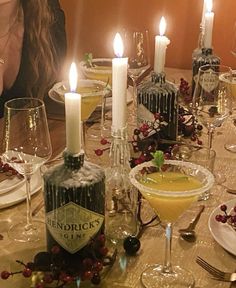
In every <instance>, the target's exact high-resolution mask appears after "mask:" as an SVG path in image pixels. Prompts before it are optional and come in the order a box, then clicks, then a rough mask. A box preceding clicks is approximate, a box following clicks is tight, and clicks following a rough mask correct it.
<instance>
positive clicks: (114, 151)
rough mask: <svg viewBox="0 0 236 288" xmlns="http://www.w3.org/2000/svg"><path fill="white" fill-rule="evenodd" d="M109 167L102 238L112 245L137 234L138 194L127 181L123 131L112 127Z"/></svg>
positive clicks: (125, 138) (125, 141)
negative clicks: (105, 238)
mask: <svg viewBox="0 0 236 288" xmlns="http://www.w3.org/2000/svg"><path fill="white" fill-rule="evenodd" d="M111 134H112V140H111V146H110V167H109V168H108V169H107V170H106V213H105V215H106V216H105V223H106V226H105V231H106V236H107V238H108V239H110V241H111V242H112V243H114V244H122V243H123V240H124V239H125V238H126V237H128V236H131V235H136V233H137V231H138V221H137V209H138V191H137V190H136V189H135V188H134V187H133V185H132V184H131V183H130V180H129V172H130V163H129V160H130V146H129V143H128V135H127V128H126V127H124V128H121V129H114V127H112V133H111Z"/></svg>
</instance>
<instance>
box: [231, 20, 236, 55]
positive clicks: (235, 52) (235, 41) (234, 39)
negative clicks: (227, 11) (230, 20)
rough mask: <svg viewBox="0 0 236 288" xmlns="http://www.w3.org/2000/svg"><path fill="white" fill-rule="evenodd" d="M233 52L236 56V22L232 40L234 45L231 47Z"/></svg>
mask: <svg viewBox="0 0 236 288" xmlns="http://www.w3.org/2000/svg"><path fill="white" fill-rule="evenodd" d="M231 53H232V55H233V56H234V57H236V22H235V24H234V31H233V42H232V47H231Z"/></svg>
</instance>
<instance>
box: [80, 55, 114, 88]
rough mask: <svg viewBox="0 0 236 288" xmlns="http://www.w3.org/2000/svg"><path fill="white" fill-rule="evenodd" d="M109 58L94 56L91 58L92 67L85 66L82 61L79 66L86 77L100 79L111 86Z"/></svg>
mask: <svg viewBox="0 0 236 288" xmlns="http://www.w3.org/2000/svg"><path fill="white" fill-rule="evenodd" d="M111 63H112V62H111V59H109V58H95V59H93V60H92V64H93V66H92V67H87V66H86V63H85V62H84V61H82V62H81V63H80V67H81V68H82V71H83V73H84V75H85V77H86V78H87V79H91V80H100V81H103V82H105V83H108V84H109V85H110V86H112V67H111V66H112V65H111Z"/></svg>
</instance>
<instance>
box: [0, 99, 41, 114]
mask: <svg viewBox="0 0 236 288" xmlns="http://www.w3.org/2000/svg"><path fill="white" fill-rule="evenodd" d="M16 101H22V102H26V101H29V102H32V101H34V102H38V103H39V105H38V106H33V105H31V106H28V107H13V106H11V105H10V104H11V103H13V102H16ZM4 107H5V108H6V109H12V110H17V111H24V110H29V109H39V108H41V107H45V104H44V102H43V100H41V99H39V98H33V97H19V98H13V99H10V100H8V101H6V102H5V104H4Z"/></svg>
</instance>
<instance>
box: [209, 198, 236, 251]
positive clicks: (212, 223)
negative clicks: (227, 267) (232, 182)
mask: <svg viewBox="0 0 236 288" xmlns="http://www.w3.org/2000/svg"><path fill="white" fill-rule="evenodd" d="M222 204H225V205H227V207H228V209H227V211H230V210H231V209H232V208H233V207H234V206H235V205H236V198H235V199H231V200H229V201H228V202H225V203H222ZM222 204H221V205H222ZM221 205H219V206H218V207H217V208H215V210H214V211H213V212H212V213H211V215H210V218H209V220H208V227H209V229H210V232H211V234H212V236H213V238H214V239H215V241H216V242H217V243H218V244H220V245H221V246H222V247H223V248H224V249H225V250H226V251H228V252H229V253H231V254H233V255H235V256H236V245H235V243H236V231H234V230H233V228H232V227H230V226H229V225H228V224H223V223H221V222H217V221H216V220H215V216H216V215H217V214H222V215H223V212H222V211H221V210H220V206H221Z"/></svg>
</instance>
